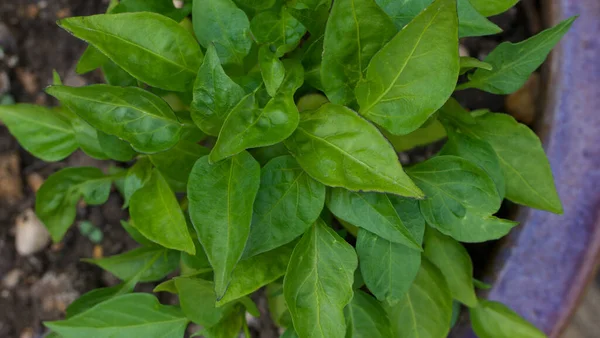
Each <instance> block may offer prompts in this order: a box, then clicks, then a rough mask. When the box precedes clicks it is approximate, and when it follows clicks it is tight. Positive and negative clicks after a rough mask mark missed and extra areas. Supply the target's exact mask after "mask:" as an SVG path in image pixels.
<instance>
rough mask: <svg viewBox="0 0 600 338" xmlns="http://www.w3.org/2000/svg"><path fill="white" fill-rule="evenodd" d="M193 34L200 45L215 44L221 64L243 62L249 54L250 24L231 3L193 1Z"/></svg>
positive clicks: (218, 0)
mask: <svg viewBox="0 0 600 338" xmlns="http://www.w3.org/2000/svg"><path fill="white" fill-rule="evenodd" d="M192 19H193V20H194V32H195V33H196V37H197V38H198V41H200V44H201V45H202V47H204V48H207V49H208V48H209V46H210V45H212V44H214V46H215V48H216V51H217V55H218V56H219V58H220V60H221V62H222V63H223V64H232V63H233V64H238V65H241V64H243V62H244V57H245V56H246V55H248V53H249V52H250V47H251V46H252V39H251V38H250V21H249V20H248V17H247V16H246V13H244V11H242V10H241V9H239V8H237V7H236V5H235V4H234V3H233V1H231V0H194V8H193V12H192Z"/></svg>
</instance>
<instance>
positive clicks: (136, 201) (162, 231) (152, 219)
mask: <svg viewBox="0 0 600 338" xmlns="http://www.w3.org/2000/svg"><path fill="white" fill-rule="evenodd" d="M129 213H130V215H131V219H132V221H133V226H134V227H136V229H137V230H139V232H140V233H142V235H144V237H146V238H148V239H149V240H151V241H153V242H155V243H158V244H160V245H162V246H164V247H165V248H169V249H174V250H179V251H185V252H187V253H189V254H192V255H193V254H195V253H196V249H195V247H194V242H192V237H191V236H190V233H189V231H188V227H187V224H186V222H185V217H184V216H183V212H182V211H181V208H180V207H179V203H178V202H177V199H176V198H175V195H174V194H173V191H172V190H171V188H169V184H168V183H167V181H166V180H165V179H164V178H163V176H162V175H161V174H160V172H158V170H156V169H154V170H153V171H152V174H151V175H150V178H149V179H148V182H147V183H146V184H144V186H143V187H142V188H140V189H138V190H137V191H136V192H135V193H134V194H133V196H131V202H130V205H129Z"/></svg>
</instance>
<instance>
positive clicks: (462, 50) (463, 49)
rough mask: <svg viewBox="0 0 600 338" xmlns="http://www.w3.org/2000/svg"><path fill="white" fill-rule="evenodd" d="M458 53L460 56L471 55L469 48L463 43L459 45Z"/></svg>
mask: <svg viewBox="0 0 600 338" xmlns="http://www.w3.org/2000/svg"><path fill="white" fill-rule="evenodd" d="M458 55H460V56H470V54H469V50H468V49H467V47H465V46H464V45H463V44H460V45H458Z"/></svg>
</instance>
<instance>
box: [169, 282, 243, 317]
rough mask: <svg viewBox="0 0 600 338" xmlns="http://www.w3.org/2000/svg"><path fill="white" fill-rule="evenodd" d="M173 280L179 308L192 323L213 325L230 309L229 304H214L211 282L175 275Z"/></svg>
mask: <svg viewBox="0 0 600 338" xmlns="http://www.w3.org/2000/svg"><path fill="white" fill-rule="evenodd" d="M174 280H175V286H176V287H177V291H178V293H179V301H180V303H181V309H182V310H183V312H184V313H185V315H186V316H187V317H188V318H189V319H190V320H191V321H193V322H194V323H197V324H200V325H202V326H205V327H210V326H213V325H215V324H217V323H218V322H219V321H220V320H221V319H222V318H223V317H224V316H225V315H226V313H227V312H228V311H229V310H230V309H231V306H224V307H217V306H216V305H215V298H216V297H215V291H214V289H215V288H214V285H213V283H212V282H209V281H205V280H203V279H200V278H195V277H177V278H175V279H174Z"/></svg>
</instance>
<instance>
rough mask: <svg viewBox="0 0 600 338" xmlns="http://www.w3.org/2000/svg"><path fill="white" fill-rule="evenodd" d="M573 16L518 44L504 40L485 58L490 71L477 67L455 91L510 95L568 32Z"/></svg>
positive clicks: (573, 19) (523, 82)
mask: <svg viewBox="0 0 600 338" xmlns="http://www.w3.org/2000/svg"><path fill="white" fill-rule="evenodd" d="M575 19H576V17H572V18H570V19H567V20H565V21H563V22H561V23H559V24H558V25H556V26H554V27H552V28H549V29H546V30H545V31H543V32H541V33H539V34H537V35H535V36H533V37H531V38H529V39H527V40H525V41H522V42H519V43H516V44H515V43H511V42H503V43H501V44H500V45H499V46H498V47H496V49H494V50H493V51H492V52H491V53H490V54H489V55H488V56H487V57H486V58H485V60H484V62H487V63H489V64H490V65H492V67H493V69H492V70H485V69H478V70H476V71H475V73H473V75H471V76H469V82H467V83H463V84H461V85H459V86H458V87H456V89H457V90H460V89H466V88H478V89H481V90H484V91H486V92H490V93H493V94H510V93H513V92H515V91H516V90H517V89H519V88H521V87H522V86H523V84H525V81H527V79H528V78H529V76H530V75H531V73H533V72H534V71H535V70H536V69H537V68H538V67H539V66H540V65H541V64H542V62H544V60H545V59H546V57H547V56H548V54H549V53H550V51H551V50H552V48H554V46H555V45H556V44H557V43H558V42H559V41H560V39H561V38H562V37H563V35H565V33H567V31H568V30H569V28H570V27H571V25H572V24H573V21H575Z"/></svg>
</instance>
